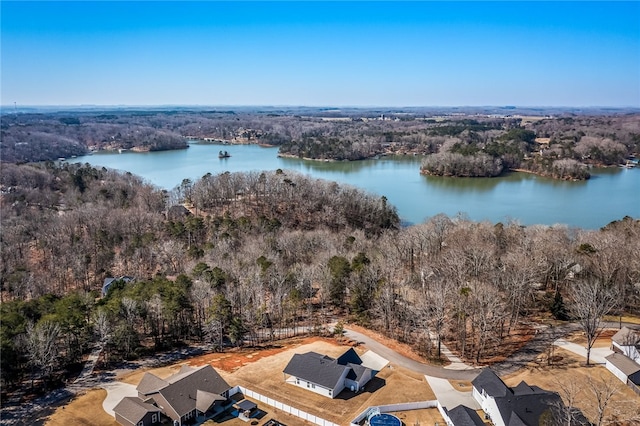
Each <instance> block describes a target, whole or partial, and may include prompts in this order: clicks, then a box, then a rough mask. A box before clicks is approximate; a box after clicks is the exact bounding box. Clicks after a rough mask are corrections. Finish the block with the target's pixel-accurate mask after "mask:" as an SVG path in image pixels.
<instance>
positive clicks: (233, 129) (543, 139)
mask: <svg viewBox="0 0 640 426" xmlns="http://www.w3.org/2000/svg"><path fill="white" fill-rule="evenodd" d="M492 112H493V113H492ZM495 112H496V111H493V110H486V111H485V110H474V109H469V110H463V111H461V110H459V109H442V110H433V109H422V110H421V109H406V110H396V111H385V110H370V109H369V110H367V109H345V110H329V109H320V108H316V109H303V108H298V109H295V108H294V109H289V110H278V109H269V108H265V109H263V110H260V109H250V108H244V109H243V108H237V109H235V110H231V111H226V110H213V109H212V110H207V109H197V110H189V109H184V108H183V109H172V110H144V109H139V110H138V109H130V110H127V109H124V110H118V109H115V110H108V111H93V110H86V111H66V112H65V111H62V112H61V111H58V112H22V113H15V114H6V113H4V114H3V115H2V124H1V129H0V136H1V142H0V156H1V157H2V161H5V162H12V163H16V162H21V163H25V162H33V161H46V160H57V159H59V158H68V157H72V156H79V155H84V154H87V153H91V152H94V151H99V150H122V149H125V150H129V149H131V150H137V151H153V150H168V149H185V148H188V140H189V139H195V140H209V141H217V142H223V143H231V144H250V143H253V144H265V145H272V146H278V147H279V153H280V155H283V156H290V157H296V158H308V159H314V160H323V161H355V160H362V159H368V158H377V157H379V156H383V155H421V156H425V157H424V160H423V163H422V167H421V172H422V173H425V174H433V175H441V176H471V177H475V176H498V175H500V174H502V173H503V172H505V171H508V170H514V169H515V170H524V171H529V172H532V173H536V174H540V175H544V176H549V177H552V178H557V179H574V180H576V179H588V178H589V176H590V175H589V170H588V168H589V166H617V165H620V164H624V163H625V161H626V160H627V159H628V158H630V157H631V156H634V155H638V154H639V153H640V114H639V113H638V112H637V111H624V110H622V111H617V112H611V111H610V112H608V113H601V114H598V115H589V111H587V112H579V113H576V112H572V111H564V110H560V111H555V112H556V114H555V115H553V116H550V115H541V112H540V111H534V112H531V113H534V114H536V115H535V116H533V117H527V116H523V115H516V114H517V113H518V112H520V113H526V112H527V111H526V110H523V111H518V110H498V112H499V113H498V114H496V113H495Z"/></svg>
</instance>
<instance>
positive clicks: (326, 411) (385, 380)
mask: <svg viewBox="0 0 640 426" xmlns="http://www.w3.org/2000/svg"><path fill="white" fill-rule="evenodd" d="M348 348H349V347H348V346H341V345H338V344H337V343H334V342H333V341H330V340H312V341H309V342H307V341H302V342H300V343H299V344H296V345H294V346H292V347H290V348H288V349H286V350H283V351H281V352H278V353H274V354H273V355H272V356H269V357H265V358H261V359H260V361H259V362H254V363H246V364H244V365H243V368H242V369H236V371H233V372H228V371H225V370H223V369H220V370H219V372H220V374H221V375H222V376H223V377H224V378H225V379H226V380H227V381H228V382H229V383H234V384H239V385H242V386H245V387H247V388H249V389H251V390H253V391H255V392H259V393H261V394H263V395H265V396H268V397H271V398H274V399H277V400H279V401H281V402H283V403H286V404H290V405H292V406H295V407H297V408H299V409H301V410H304V411H307V412H310V413H312V414H316V415H318V416H320V417H322V418H324V419H326V420H330V421H332V422H334V423H338V424H346V423H348V421H349V420H351V419H352V418H353V417H355V416H356V415H357V414H359V413H360V412H362V411H363V410H365V409H366V408H367V407H369V406H372V405H380V404H392V403H396V402H411V401H424V400H431V399H434V398H435V395H434V394H433V392H432V391H431V389H430V388H429V385H428V384H427V382H426V380H425V378H424V376H421V375H420V374H416V373H413V372H410V371H407V370H404V369H402V368H397V367H387V368H385V369H384V370H382V371H380V372H379V373H378V375H377V376H376V377H375V378H374V379H373V380H371V381H370V382H369V383H368V384H367V385H366V387H365V390H364V391H363V392H360V393H358V394H354V393H352V392H350V391H348V390H345V391H343V392H342V393H340V395H338V397H337V398H335V399H333V400H331V399H329V398H327V397H324V396H322V395H318V394H315V393H313V392H306V391H304V390H302V389H300V388H299V387H297V386H294V385H291V384H286V383H285V382H284V375H283V373H282V370H284V367H285V366H286V365H287V363H288V362H289V360H290V359H291V357H292V356H293V354H294V353H305V352H309V351H314V352H318V353H323V354H326V355H329V356H332V357H337V356H339V355H341V354H342V353H343V352H344V351H346V350H347V349H348ZM356 351H358V352H359V353H361V354H362V353H363V352H364V350H363V349H361V348H357V349H356ZM197 361H198V360H193V361H192V362H190V363H191V364H192V365H196V363H197ZM212 365H214V367H215V363H212Z"/></svg>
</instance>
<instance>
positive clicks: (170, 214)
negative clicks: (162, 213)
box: [167, 205, 191, 221]
mask: <svg viewBox="0 0 640 426" xmlns="http://www.w3.org/2000/svg"><path fill="white" fill-rule="evenodd" d="M189 215H191V212H190V211H189V209H187V208H186V207H185V206H183V205H176V206H171V207H169V210H167V220H174V221H175V220H182V219H184V218H186V217H187V216H189Z"/></svg>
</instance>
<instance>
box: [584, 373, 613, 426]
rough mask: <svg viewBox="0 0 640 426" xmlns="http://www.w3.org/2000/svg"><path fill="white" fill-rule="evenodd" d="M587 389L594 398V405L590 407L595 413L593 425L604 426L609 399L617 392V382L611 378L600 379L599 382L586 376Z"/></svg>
mask: <svg viewBox="0 0 640 426" xmlns="http://www.w3.org/2000/svg"><path fill="white" fill-rule="evenodd" d="M587 388H588V389H589V391H591V393H593V396H594V398H595V405H592V406H591V409H592V410H594V411H595V420H596V421H595V424H596V426H601V425H602V424H604V419H605V415H606V413H607V409H608V407H609V404H610V403H611V398H612V397H613V396H614V395H615V394H616V393H617V392H618V383H617V380H616V379H614V378H613V377H611V376H608V377H600V380H596V379H594V378H592V377H591V376H588V377H587Z"/></svg>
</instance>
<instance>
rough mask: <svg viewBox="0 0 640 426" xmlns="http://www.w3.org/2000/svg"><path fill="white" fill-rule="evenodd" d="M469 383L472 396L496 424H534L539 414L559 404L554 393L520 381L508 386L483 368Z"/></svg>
mask: <svg viewBox="0 0 640 426" xmlns="http://www.w3.org/2000/svg"><path fill="white" fill-rule="evenodd" d="M471 384H472V385H473V397H474V398H475V400H476V401H478V403H479V404H480V406H481V407H482V409H483V410H484V412H485V413H486V415H487V416H488V417H489V418H490V419H491V421H492V422H493V424H494V425H496V426H534V425H535V426H537V425H539V424H540V418H541V417H543V415H548V414H547V413H549V414H551V411H552V410H554V409H555V408H560V407H562V399H561V398H560V395H558V394H557V393H555V392H551V391H547V390H544V389H541V388H539V387H537V386H530V385H528V384H527V383H526V382H524V381H522V382H520V384H519V385H518V386H516V387H513V388H511V387H509V386H507V385H506V384H505V383H504V382H503V381H502V380H501V379H500V378H499V377H498V376H497V375H496V373H494V372H493V371H492V370H491V369H489V368H485V369H484V370H483V371H482V373H480V374H479V375H478V377H476V378H475V379H474V380H473V381H472V382H471Z"/></svg>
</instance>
